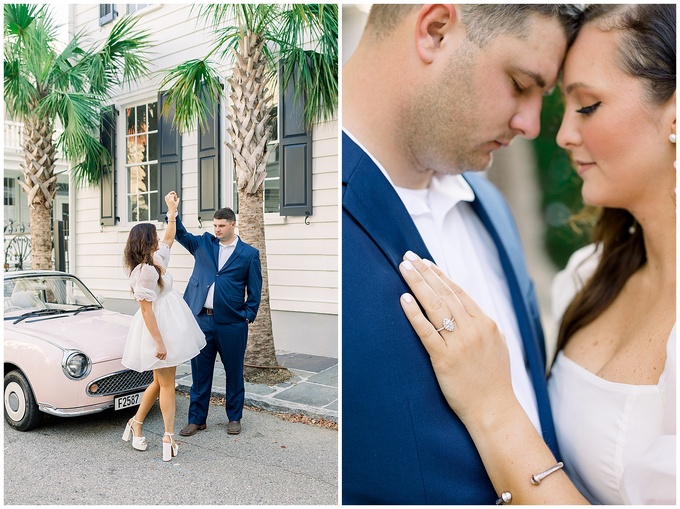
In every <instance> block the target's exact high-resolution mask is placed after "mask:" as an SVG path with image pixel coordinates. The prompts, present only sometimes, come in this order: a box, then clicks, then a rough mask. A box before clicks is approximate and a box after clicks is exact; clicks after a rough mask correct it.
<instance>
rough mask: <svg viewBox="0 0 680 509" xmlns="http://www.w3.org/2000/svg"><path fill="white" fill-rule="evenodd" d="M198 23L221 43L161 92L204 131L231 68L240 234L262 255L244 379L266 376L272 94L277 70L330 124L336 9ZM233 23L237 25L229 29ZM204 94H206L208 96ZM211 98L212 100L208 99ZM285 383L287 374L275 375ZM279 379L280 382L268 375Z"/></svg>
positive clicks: (270, 346) (218, 10)
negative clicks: (226, 66)
mask: <svg viewBox="0 0 680 509" xmlns="http://www.w3.org/2000/svg"><path fill="white" fill-rule="evenodd" d="M199 18H203V19H204V20H206V21H208V22H209V23H212V28H213V30H214V32H215V35H216V41H215V45H214V47H213V49H212V50H211V51H210V53H209V54H208V55H207V56H206V57H204V58H202V59H195V60H190V61H188V62H185V63H183V64H181V65H179V66H177V67H176V68H174V69H172V70H170V71H169V72H168V74H167V75H166V77H165V79H164V81H163V85H161V87H163V86H164V85H166V84H169V83H172V86H171V87H170V89H169V90H168V102H167V105H168V106H170V105H174V107H175V120H174V123H175V125H176V126H177V127H178V128H179V129H180V131H182V132H183V131H188V130H192V129H194V128H195V126H196V124H197V123H198V124H200V125H201V126H202V125H204V122H205V120H204V119H205V118H206V116H207V111H208V104H210V103H211V102H212V103H213V104H214V103H215V102H216V101H217V100H218V98H219V97H220V95H221V94H222V93H223V91H222V88H221V84H220V81H219V71H218V67H219V63H215V62H213V61H211V60H210V58H211V57H213V56H215V55H217V56H219V57H221V58H228V59H229V61H230V62H232V63H233V67H232V73H231V75H230V77H229V78H228V80H227V81H228V85H229V87H228V89H227V93H228V95H229V101H228V106H227V120H228V124H229V127H228V129H227V133H228V135H229V138H230V139H229V141H227V142H226V144H227V146H228V147H229V149H230V151H231V153H232V156H233V158H234V163H235V167H236V180H237V188H238V204H239V235H240V236H241V237H242V238H243V239H244V241H245V242H247V243H249V244H251V245H253V246H254V247H256V248H257V249H259V251H260V258H261V262H262V276H263V284H262V300H261V304H260V310H259V313H258V318H257V320H256V321H255V322H254V323H253V325H252V326H251V329H250V334H249V341H248V350H247V352H246V360H245V362H246V367H247V368H250V369H246V379H248V380H250V381H253V380H255V379H258V378H259V377H261V376H262V372H261V371H260V370H261V369H263V367H265V368H278V367H279V366H278V362H277V360H276V355H275V349H274V336H273V332H272V324H271V309H270V305H269V283H268V275H267V251H266V246H265V232H264V209H263V195H264V179H265V175H266V164H267V160H268V157H269V154H268V145H267V143H268V141H269V140H270V138H271V135H272V132H271V129H272V127H271V124H270V123H269V119H270V114H271V96H270V92H269V89H268V88H267V87H268V85H270V84H271V83H272V82H273V80H272V78H273V77H274V76H276V74H277V73H278V72H279V69H283V72H281V75H280V79H281V85H282V88H285V87H286V85H287V84H288V82H289V80H291V79H293V80H294V84H295V90H296V94H302V95H303V97H304V98H305V119H306V121H307V124H308V126H309V127H310V128H311V126H312V124H313V123H314V122H319V121H328V120H331V119H332V118H333V117H334V116H335V113H336V111H337V105H338V50H337V47H338V7H337V4H324V5H314V4H267V5H265V4H257V5H246V4H238V5H225V4H219V5H204V6H201V7H200V10H199ZM230 20H235V24H233V25H232V24H229V21H230ZM204 94H205V95H204ZM205 99H207V100H205ZM273 371H274V372H278V373H279V374H280V375H281V376H280V377H279V379H287V378H289V377H290V376H292V375H291V374H290V373H289V372H288V371H287V370H281V369H278V370H273ZM266 378H267V380H268V381H274V380H275V379H276V377H271V376H268V377H266Z"/></svg>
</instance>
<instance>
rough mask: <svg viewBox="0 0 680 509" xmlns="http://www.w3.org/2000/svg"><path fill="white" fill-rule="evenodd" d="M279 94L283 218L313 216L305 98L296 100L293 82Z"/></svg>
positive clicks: (300, 96)
mask: <svg viewBox="0 0 680 509" xmlns="http://www.w3.org/2000/svg"><path fill="white" fill-rule="evenodd" d="M282 74H283V71H281V73H280V74H279V75H282ZM279 92H280V93H279V115H280V117H279V126H280V127H279V129H280V132H279V143H280V144H281V145H280V163H279V164H280V165H281V166H280V170H281V172H280V175H281V181H280V187H281V191H280V197H281V211H280V215H282V216H307V215H309V216H311V215H312V132H311V128H310V129H309V132H307V128H306V125H305V117H304V105H305V103H304V100H305V98H304V97H303V96H302V94H299V96H298V97H295V84H294V79H293V78H291V79H290V80H289V81H288V86H287V87H286V89H285V90H283V89H282V90H280V91H279Z"/></svg>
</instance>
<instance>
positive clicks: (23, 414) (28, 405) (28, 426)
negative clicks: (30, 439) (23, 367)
mask: <svg viewBox="0 0 680 509" xmlns="http://www.w3.org/2000/svg"><path fill="white" fill-rule="evenodd" d="M4 400H5V420H6V421H7V424H9V425H10V426H12V427H13V428H14V429H17V430H19V431H29V430H32V429H33V428H35V427H36V426H37V425H38V424H39V423H40V419H41V417H42V413H41V412H40V410H39V409H38V405H37V403H36V402H35V396H34V395H33V391H32V390H31V386H30V385H29V383H28V380H26V377H25V376H24V374H23V373H22V372H21V371H16V370H15V371H10V372H9V373H7V374H6V375H5V397H4Z"/></svg>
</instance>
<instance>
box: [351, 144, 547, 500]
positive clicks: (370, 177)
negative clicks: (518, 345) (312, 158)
mask: <svg viewBox="0 0 680 509" xmlns="http://www.w3.org/2000/svg"><path fill="white" fill-rule="evenodd" d="M342 171H343V175H342V181H343V196H342V296H343V298H342V491H343V495H342V496H343V503H344V504H493V503H494V502H495V500H496V498H497V497H496V494H495V491H494V489H493V486H492V484H491V481H490V480H489V478H488V476H487V474H486V471H485V469H484V466H483V464H482V462H481V459H480V457H479V455H478V453H477V450H476V448H475V445H474V443H473V442H472V439H471V438H470V436H469V434H468V432H467V430H466V429H465V426H464V425H463V424H462V423H461V421H460V420H459V419H458V418H457V417H456V415H455V414H454V412H453V411H452V410H451V409H450V407H449V406H448V404H447V403H446V400H445V399H444V397H443V395H442V393H441V391H440V389H439V386H438V384H437V380H436V378H435V375H434V372H433V370H432V365H431V363H430V359H429V356H428V354H427V352H426V351H425V348H424V347H423V346H422V344H421V342H420V339H419V338H418V336H417V335H416V334H415V332H414V331H413V329H412V327H411V325H410V324H409V322H408V320H407V318H406V316H405V315H404V313H403V311H402V309H401V306H400V304H399V297H400V295H401V294H402V293H404V292H408V291H410V290H409V289H408V286H407V285H406V284H405V282H404V280H403V279H402V277H401V274H400V273H399V269H398V266H399V263H400V262H401V261H402V257H403V255H404V253H405V252H406V251H407V250H411V251H413V252H415V253H417V254H418V255H420V256H421V257H423V258H429V259H432V257H431V256H430V254H429V253H428V250H427V248H426V247H425V244H424V242H423V240H422V238H421V236H420V234H419V233H418V231H417V229H416V226H415V224H414V223H413V221H412V219H411V217H410V215H409V213H408V211H407V210H406V208H405V207H404V205H403V204H402V202H401V200H400V198H399V196H398V195H397V193H396V192H395V191H394V188H393V187H392V186H391V185H390V183H389V182H388V181H387V179H386V178H385V177H384V175H383V174H382V172H381V171H380V169H379V168H378V167H377V166H376V165H375V164H374V163H373V161H372V160H371V158H370V157H369V156H368V155H367V154H366V153H365V152H364V151H363V150H362V149H361V148H360V147H359V146H357V145H356V144H355V143H354V142H353V141H352V140H351V139H350V138H349V137H347V136H346V135H345V134H344V133H343V138H342ZM464 177H465V179H466V180H467V181H468V182H469V184H470V185H471V186H472V188H473V190H474V192H475V200H474V202H472V206H473V208H474V210H475V212H476V213H477V214H478V215H479V217H480V218H481V220H482V222H483V224H484V225H485V226H486V228H487V229H488V231H489V233H490V234H491V237H492V238H493V240H494V242H495V243H496V246H497V247H498V252H499V255H500V260H501V263H502V266H503V269H504V271H505V274H506V276H507V281H508V285H509V287H510V292H511V296H512V304H513V306H514V309H515V312H516V314H517V320H518V322H519V329H520V332H521V335H522V339H523V341H524V351H525V360H526V363H527V365H528V367H529V370H530V373H531V379H532V382H533V385H534V389H535V391H536V398H537V401H538V406H539V415H540V419H541V425H542V428H543V435H544V439H545V440H546V442H547V443H548V444H549V446H551V448H552V449H553V452H554V453H555V455H557V454H558V451H557V444H556V439H555V430H554V426H553V420H552V416H551V413H550V405H549V402H548V393H547V387H546V380H545V366H546V364H545V345H544V340H543V332H542V329H541V324H540V319H539V311H538V306H537V302H536V297H535V292H534V288H533V283H532V282H531V280H530V278H529V275H528V273H527V268H526V265H525V261H524V254H523V250H522V246H521V244H520V240H519V236H518V233H517V230H516V225H515V223H514V221H513V219H512V216H511V213H510V210H509V208H508V206H507V204H506V202H505V200H504V199H503V198H502V196H501V194H500V193H499V192H498V190H497V189H496V188H495V187H494V186H493V185H492V184H490V183H489V182H488V180H487V179H486V178H485V177H483V176H481V175H477V174H465V175H464ZM479 375H480V376H484V373H480V374H479ZM527 482H528V481H527Z"/></svg>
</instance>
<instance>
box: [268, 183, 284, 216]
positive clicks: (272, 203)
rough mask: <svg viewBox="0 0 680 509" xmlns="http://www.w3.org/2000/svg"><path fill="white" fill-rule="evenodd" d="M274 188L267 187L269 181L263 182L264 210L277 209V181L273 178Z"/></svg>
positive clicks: (278, 203)
mask: <svg viewBox="0 0 680 509" xmlns="http://www.w3.org/2000/svg"><path fill="white" fill-rule="evenodd" d="M274 182H275V183H276V188H273V187H272V188H271V189H267V187H268V186H269V184H270V183H269V182H265V184H264V211H265V212H278V211H279V205H280V202H279V181H278V180H275V181H274Z"/></svg>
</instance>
